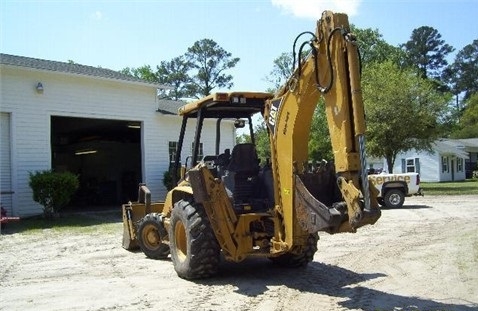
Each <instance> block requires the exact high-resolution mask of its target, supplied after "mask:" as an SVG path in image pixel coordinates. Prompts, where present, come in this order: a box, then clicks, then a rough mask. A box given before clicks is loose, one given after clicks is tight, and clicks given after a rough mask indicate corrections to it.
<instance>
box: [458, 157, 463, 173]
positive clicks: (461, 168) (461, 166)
mask: <svg viewBox="0 0 478 311" xmlns="http://www.w3.org/2000/svg"><path fill="white" fill-rule="evenodd" d="M456 171H457V172H463V158H457V159H456Z"/></svg>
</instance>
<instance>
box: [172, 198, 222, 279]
mask: <svg viewBox="0 0 478 311" xmlns="http://www.w3.org/2000/svg"><path fill="white" fill-rule="evenodd" d="M169 230H170V231H169V236H170V246H171V260H172V262H173V265H174V270H176V273H177V274H178V276H179V277H181V278H183V279H199V278H207V277H211V276H213V275H215V274H217V272H218V266H219V259H220V250H221V249H220V247H219V243H218V242H217V240H216V236H215V235H214V231H213V230H212V228H211V225H210V223H209V219H208V218H207V215H206V212H205V210H204V207H203V206H202V205H201V204H194V203H192V202H188V201H185V200H181V201H178V202H177V203H176V204H174V208H173V210H172V212H171V226H170V229H169Z"/></svg>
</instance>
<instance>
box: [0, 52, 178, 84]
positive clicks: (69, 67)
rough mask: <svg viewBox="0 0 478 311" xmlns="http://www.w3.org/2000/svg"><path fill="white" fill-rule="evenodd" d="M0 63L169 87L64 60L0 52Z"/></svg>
mask: <svg viewBox="0 0 478 311" xmlns="http://www.w3.org/2000/svg"><path fill="white" fill-rule="evenodd" d="M0 64H3V65H10V66H19V67H26V68H33V69H40V70H49V71H56V72H64V73H72V74H79V75H85V76H93V77H100V78H106V79H113V80H122V81H130V82H136V83H141V84H150V85H151V86H156V87H157V88H169V87H168V86H164V85H159V84H156V83H151V82H149V81H146V80H143V79H140V78H136V77H133V76H130V75H127V74H123V73H121V72H118V71H114V70H111V69H106V68H100V67H93V66H86V65H80V64H75V63H65V62H58V61H51V60H45V59H38V58H31V57H25V56H17V55H10V54H3V53H0Z"/></svg>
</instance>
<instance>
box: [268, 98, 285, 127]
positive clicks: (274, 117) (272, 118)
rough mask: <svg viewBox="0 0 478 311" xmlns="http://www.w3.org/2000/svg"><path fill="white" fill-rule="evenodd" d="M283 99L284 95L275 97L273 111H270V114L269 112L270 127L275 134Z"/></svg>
mask: <svg viewBox="0 0 478 311" xmlns="http://www.w3.org/2000/svg"><path fill="white" fill-rule="evenodd" d="M282 99H283V97H281V98H278V99H275V100H273V101H272V104H271V111H270V114H269V122H268V123H269V128H270V130H271V131H272V132H273V133H274V135H275V133H276V123H277V117H278V115H279V109H280V106H281V105H282Z"/></svg>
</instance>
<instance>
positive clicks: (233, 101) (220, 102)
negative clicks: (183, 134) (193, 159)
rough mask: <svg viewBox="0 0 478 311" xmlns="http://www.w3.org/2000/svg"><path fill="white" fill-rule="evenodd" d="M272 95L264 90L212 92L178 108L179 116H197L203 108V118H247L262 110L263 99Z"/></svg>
mask: <svg viewBox="0 0 478 311" xmlns="http://www.w3.org/2000/svg"><path fill="white" fill-rule="evenodd" d="M273 96H274V95H273V94H272V93H265V92H227V93H213V94H211V95H209V96H206V97H204V98H202V99H199V100H197V101H194V102H191V103H188V104H186V105H184V106H182V107H180V108H179V109H178V114H179V115H180V116H185V117H186V116H187V117H189V118H197V116H198V112H199V110H201V109H203V110H202V112H201V116H202V117H204V118H247V117H250V116H252V115H253V114H255V113H257V112H262V111H263V109H264V104H265V101H266V100H268V99H271V98H272V97H273Z"/></svg>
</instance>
